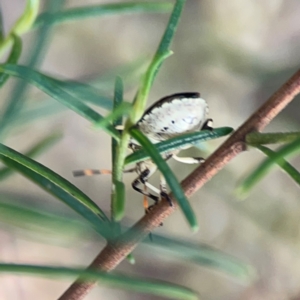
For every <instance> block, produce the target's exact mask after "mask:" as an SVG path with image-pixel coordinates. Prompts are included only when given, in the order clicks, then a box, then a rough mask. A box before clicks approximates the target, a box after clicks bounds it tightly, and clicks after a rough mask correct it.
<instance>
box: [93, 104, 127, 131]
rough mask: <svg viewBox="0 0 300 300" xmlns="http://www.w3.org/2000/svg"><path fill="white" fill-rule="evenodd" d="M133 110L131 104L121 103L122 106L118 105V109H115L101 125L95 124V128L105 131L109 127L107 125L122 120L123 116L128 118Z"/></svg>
mask: <svg viewBox="0 0 300 300" xmlns="http://www.w3.org/2000/svg"><path fill="white" fill-rule="evenodd" d="M131 110H132V105H131V103H128V102H122V103H120V105H118V107H117V108H114V110H113V111H112V112H111V113H110V114H109V115H108V116H106V117H105V118H104V119H102V120H101V121H100V122H99V123H97V124H95V127H96V128H102V129H104V128H105V127H107V125H109V124H110V122H112V121H114V120H116V119H120V118H121V117H123V116H128V115H129V112H130V111H131ZM114 127H115V126H114Z"/></svg>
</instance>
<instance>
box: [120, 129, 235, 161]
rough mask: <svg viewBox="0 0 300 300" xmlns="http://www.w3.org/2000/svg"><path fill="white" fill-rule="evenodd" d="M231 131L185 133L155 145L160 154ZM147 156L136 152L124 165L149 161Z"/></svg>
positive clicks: (217, 130)
mask: <svg viewBox="0 0 300 300" xmlns="http://www.w3.org/2000/svg"><path fill="white" fill-rule="evenodd" d="M232 131H233V129H232V128H231V127H221V128H214V129H213V131H210V130H202V131H198V132H193V133H187V134H183V135H180V136H177V137H175V138H171V139H169V140H167V141H163V142H160V143H157V144H155V148H156V149H157V151H158V152H159V153H160V154H162V153H166V152H169V151H172V150H176V149H181V148H182V149H183V148H184V147H185V146H187V145H193V144H196V143H199V142H204V141H207V140H211V139H216V138H219V137H222V136H225V135H227V134H229V133H231V132H232ZM149 158H150V156H149V154H148V153H147V152H146V151H145V150H144V149H141V150H138V151H136V152H134V153H132V154H130V155H128V156H127V157H126V159H125V165H129V164H132V163H137V162H140V161H143V160H146V159H149Z"/></svg>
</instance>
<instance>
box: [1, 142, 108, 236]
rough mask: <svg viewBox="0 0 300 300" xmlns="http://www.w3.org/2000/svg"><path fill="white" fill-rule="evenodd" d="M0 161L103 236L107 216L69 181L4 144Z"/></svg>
mask: <svg viewBox="0 0 300 300" xmlns="http://www.w3.org/2000/svg"><path fill="white" fill-rule="evenodd" d="M0 159H1V160H2V162H3V163H4V164H6V165H7V166H8V167H10V168H14V169H16V170H17V171H18V172H20V173H22V174H23V175H24V176H26V177H27V178H29V179H30V180H32V181H33V182H35V183H36V184H38V185H39V186H40V187H41V188H43V189H44V190H45V191H47V192H48V193H50V194H52V195H53V196H55V197H57V198H58V199H60V200H61V201H63V202H64V203H65V204H67V205H68V206H69V207H71V208H72V209H73V210H75V211H76V212H77V213H79V214H80V215H81V216H83V217H84V218H85V219H87V220H88V221H89V222H91V223H92V224H93V225H94V227H95V228H96V229H97V230H98V232H99V233H100V234H103V230H102V227H105V226H107V224H108V223H107V222H108V219H107V217H106V215H105V214H104V212H103V211H102V210H101V209H100V208H99V207H98V206H97V205H96V204H95V203H94V202H93V201H92V200H91V199H90V198H89V197H88V196H87V195H85V194H84V193H83V192H82V191H80V190H79V189H78V188H77V187H75V186H74V185H73V184H71V183H70V182H69V181H67V180H66V179H64V178H63V177H61V176H60V175H58V174H56V173H55V172H53V171H52V170H50V169H48V168H47V167H45V166H43V165H42V164H40V163H38V162H36V161H34V160H32V159H30V158H29V157H26V156H24V155H22V154H21V153H19V152H17V151H15V150H13V149H11V148H9V147H7V146H5V145H3V144H0ZM105 229H106V228H105Z"/></svg>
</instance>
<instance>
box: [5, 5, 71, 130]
mask: <svg viewBox="0 0 300 300" xmlns="http://www.w3.org/2000/svg"><path fill="white" fill-rule="evenodd" d="M64 2H65V0H52V1H48V2H47V4H46V10H47V9H49V11H51V12H53V11H57V10H58V9H59V8H60V7H61V6H62V5H63V4H64ZM49 33H50V27H49V26H42V28H41V29H40V31H39V33H38V35H37V37H36V39H35V40H34V41H33V42H31V47H30V49H28V51H27V52H28V53H30V56H29V58H28V60H27V61H28V66H29V68H33V67H34V66H35V65H37V64H38V63H40V61H41V59H42V58H43V55H44V53H45V50H46V47H47V45H48V42H49ZM8 40H11V39H8ZM0 48H1V47H0ZM3 48H5V46H4V47H3ZM3 48H2V49H0V54H1V50H3ZM0 56H1V55H0ZM26 88H27V81H20V82H18V83H17V84H16V85H15V87H14V88H13V90H12V93H11V95H10V97H9V98H8V99H7V101H6V103H5V108H4V110H3V113H2V115H1V118H0V136H1V135H3V134H4V133H6V132H7V129H8V126H9V125H11V124H12V120H15V119H16V117H17V115H18V114H19V112H20V111H21V110H22V107H23V105H24V103H26V99H24V98H25V97H24V94H25V92H26Z"/></svg>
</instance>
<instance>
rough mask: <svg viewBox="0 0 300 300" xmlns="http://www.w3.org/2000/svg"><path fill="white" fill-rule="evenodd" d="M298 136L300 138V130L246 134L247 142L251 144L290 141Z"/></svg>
mask: <svg viewBox="0 0 300 300" xmlns="http://www.w3.org/2000/svg"><path fill="white" fill-rule="evenodd" d="M298 138H300V132H272V133H260V132H251V133H249V134H247V135H246V143H247V144H248V145H251V146H257V145H263V144H278V143H290V142H293V141H294V140H296V139H298Z"/></svg>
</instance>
